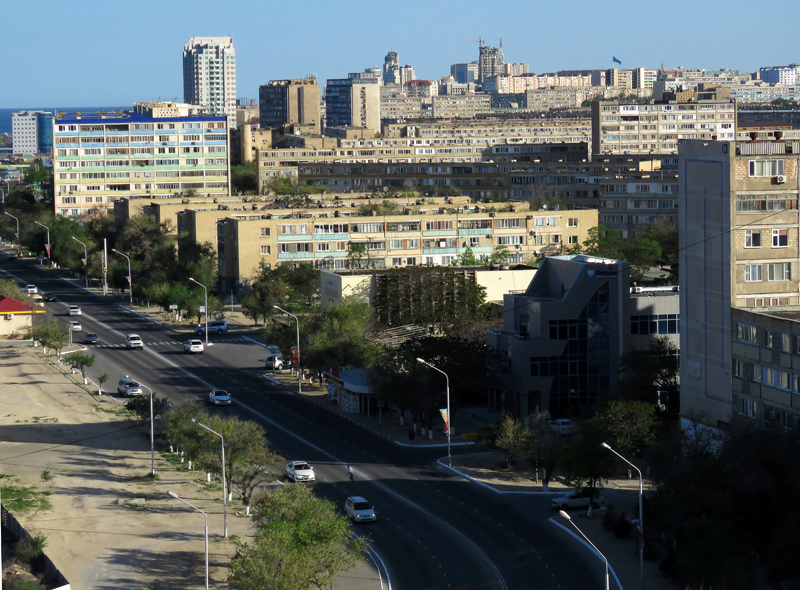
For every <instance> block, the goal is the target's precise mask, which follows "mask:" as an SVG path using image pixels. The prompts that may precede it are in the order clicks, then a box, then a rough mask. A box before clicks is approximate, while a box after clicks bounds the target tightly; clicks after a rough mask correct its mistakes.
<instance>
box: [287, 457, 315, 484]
mask: <svg viewBox="0 0 800 590" xmlns="http://www.w3.org/2000/svg"><path fill="white" fill-rule="evenodd" d="M286 477H288V478H289V479H291V480H292V481H293V482H295V483H297V482H298V481H315V480H316V479H317V476H316V475H315V474H314V468H313V467H311V465H309V464H308V463H306V462H305V461H291V462H289V463H287V464H286Z"/></svg>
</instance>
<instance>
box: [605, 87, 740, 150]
mask: <svg viewBox="0 0 800 590" xmlns="http://www.w3.org/2000/svg"><path fill="white" fill-rule="evenodd" d="M684 139H708V140H712V139H718V140H723V141H725V140H728V141H733V140H735V139H736V103H735V101H734V100H730V99H724V100H694V101H691V102H680V101H678V100H670V101H668V102H653V103H649V104H626V103H619V102H607V101H600V102H595V103H593V104H592V153H594V154H677V153H678V142H679V141H680V140H684Z"/></svg>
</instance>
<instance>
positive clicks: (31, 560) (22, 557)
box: [14, 535, 47, 571]
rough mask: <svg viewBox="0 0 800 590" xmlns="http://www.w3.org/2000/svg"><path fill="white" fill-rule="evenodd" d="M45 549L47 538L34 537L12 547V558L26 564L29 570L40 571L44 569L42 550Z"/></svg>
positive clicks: (42, 536) (41, 536)
mask: <svg viewBox="0 0 800 590" xmlns="http://www.w3.org/2000/svg"><path fill="white" fill-rule="evenodd" d="M45 547H47V537H45V536H44V535H35V536H33V537H31V538H30V539H28V540H27V541H20V542H19V543H17V545H16V546H15V547H14V557H16V558H17V559H18V560H19V561H21V562H23V563H27V564H28V565H29V566H30V568H31V570H33V571H41V570H43V569H44V548H45Z"/></svg>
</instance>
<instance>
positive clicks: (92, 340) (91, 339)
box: [83, 332, 100, 344]
mask: <svg viewBox="0 0 800 590" xmlns="http://www.w3.org/2000/svg"><path fill="white" fill-rule="evenodd" d="M98 342H100V336H98V335H97V334H95V333H94V332H88V333H87V334H86V336H84V337H83V343H84V344H97V343H98Z"/></svg>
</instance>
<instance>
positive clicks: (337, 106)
mask: <svg viewBox="0 0 800 590" xmlns="http://www.w3.org/2000/svg"><path fill="white" fill-rule="evenodd" d="M379 83H380V79H379V78H366V77H361V76H358V77H357V76H356V75H351V76H350V77H348V78H338V79H331V80H328V83H327V85H326V86H325V126H326V127H359V128H362V129H370V130H371V131H374V132H375V133H380V131H381V93H380V85H379Z"/></svg>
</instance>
